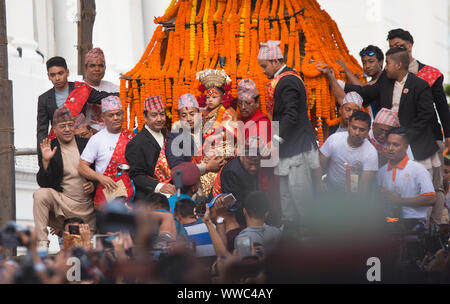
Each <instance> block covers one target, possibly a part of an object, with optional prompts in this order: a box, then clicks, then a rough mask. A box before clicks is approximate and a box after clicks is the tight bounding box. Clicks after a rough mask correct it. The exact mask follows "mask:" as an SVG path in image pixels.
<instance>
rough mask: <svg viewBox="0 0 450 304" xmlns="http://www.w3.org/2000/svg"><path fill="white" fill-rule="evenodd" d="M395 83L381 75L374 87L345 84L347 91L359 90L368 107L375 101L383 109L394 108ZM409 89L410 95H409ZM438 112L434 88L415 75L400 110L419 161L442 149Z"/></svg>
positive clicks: (412, 75) (402, 121) (403, 95)
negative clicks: (438, 139)
mask: <svg viewBox="0 0 450 304" xmlns="http://www.w3.org/2000/svg"><path fill="white" fill-rule="evenodd" d="M394 84H395V80H391V79H388V78H387V76H386V72H383V74H381V76H380V78H379V79H378V81H377V82H376V83H375V84H373V85H367V86H363V87H361V86H357V85H350V84H346V85H345V92H350V91H356V92H358V93H359V94H360V95H361V96H362V98H363V99H364V103H363V105H364V106H367V105H368V104H369V103H370V101H371V100H376V99H379V101H380V105H381V107H383V108H388V109H390V108H392V95H393V92H394ZM405 90H407V92H405ZM435 115H436V113H435V111H434V107H433V99H432V94H431V88H430V86H429V85H428V83H427V82H426V81H425V80H423V79H421V78H419V77H417V76H416V75H414V74H412V73H408V78H407V79H406V83H405V85H404V87H403V92H402V96H401V98H400V105H399V110H398V118H399V120H400V125H401V126H403V127H405V128H406V130H407V132H408V138H409V143H410V145H411V150H412V152H413V155H414V158H415V159H416V160H424V159H426V158H428V157H430V156H431V155H432V154H433V153H435V152H436V151H438V150H439V147H438V145H437V144H436V140H435V138H434V136H433V132H432V128H431V126H432V119H433V116H435Z"/></svg>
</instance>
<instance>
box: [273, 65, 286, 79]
mask: <svg viewBox="0 0 450 304" xmlns="http://www.w3.org/2000/svg"><path fill="white" fill-rule="evenodd" d="M285 67H286V64H283V66H282V67H281V68H280V69H279V70H278V71H277V72H276V73H275V74H274V75H273V78H275V77H277V76H278V75H280V74H281V71H282V70H283V69H284V68H285Z"/></svg>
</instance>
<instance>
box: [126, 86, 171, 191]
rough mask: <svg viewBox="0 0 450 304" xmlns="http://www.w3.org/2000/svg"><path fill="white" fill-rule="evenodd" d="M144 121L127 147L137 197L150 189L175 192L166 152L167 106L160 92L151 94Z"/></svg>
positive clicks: (146, 102)
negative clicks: (154, 94) (155, 94)
mask: <svg viewBox="0 0 450 304" xmlns="http://www.w3.org/2000/svg"><path fill="white" fill-rule="evenodd" d="M144 118H145V125H144V127H143V128H142V130H141V132H139V134H138V135H136V137H135V138H134V139H133V140H131V141H130V142H129V143H128V145H127V147H126V151H125V157H126V159H127V160H128V162H129V163H130V167H131V168H130V177H131V178H132V179H133V181H134V184H135V186H136V200H139V199H144V198H145V197H146V196H147V195H148V194H149V193H152V192H156V193H162V194H164V195H165V196H167V197H170V196H171V195H173V194H175V186H174V185H172V184H171V183H170V180H171V175H170V174H171V171H170V168H169V164H168V162H167V158H166V153H165V144H166V106H165V104H164V102H163V100H162V98H161V96H160V95H157V96H149V97H147V98H146V99H145V104H144Z"/></svg>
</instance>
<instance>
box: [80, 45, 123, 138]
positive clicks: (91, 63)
mask: <svg viewBox="0 0 450 304" xmlns="http://www.w3.org/2000/svg"><path fill="white" fill-rule="evenodd" d="M105 71H106V61H105V55H104V53H103V51H102V49H100V48H94V49H92V50H90V51H89V52H87V54H86V56H85V58H84V82H85V83H86V84H87V85H89V86H90V87H92V88H94V89H96V90H97V91H105V92H108V93H119V91H120V88H119V86H118V85H116V84H114V83H112V82H110V81H107V80H103V77H105ZM86 118H87V120H88V121H89V125H90V126H91V127H93V128H94V129H95V130H97V131H100V130H101V129H103V128H104V127H105V123H104V122H103V119H102V118H101V108H100V106H99V105H88V106H87V108H86Z"/></svg>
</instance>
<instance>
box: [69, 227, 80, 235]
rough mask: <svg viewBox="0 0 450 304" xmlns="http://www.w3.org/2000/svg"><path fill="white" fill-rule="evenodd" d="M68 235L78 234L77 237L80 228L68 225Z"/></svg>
mask: <svg viewBox="0 0 450 304" xmlns="http://www.w3.org/2000/svg"><path fill="white" fill-rule="evenodd" d="M69 233H70V234H78V235H80V226H78V225H69Z"/></svg>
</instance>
